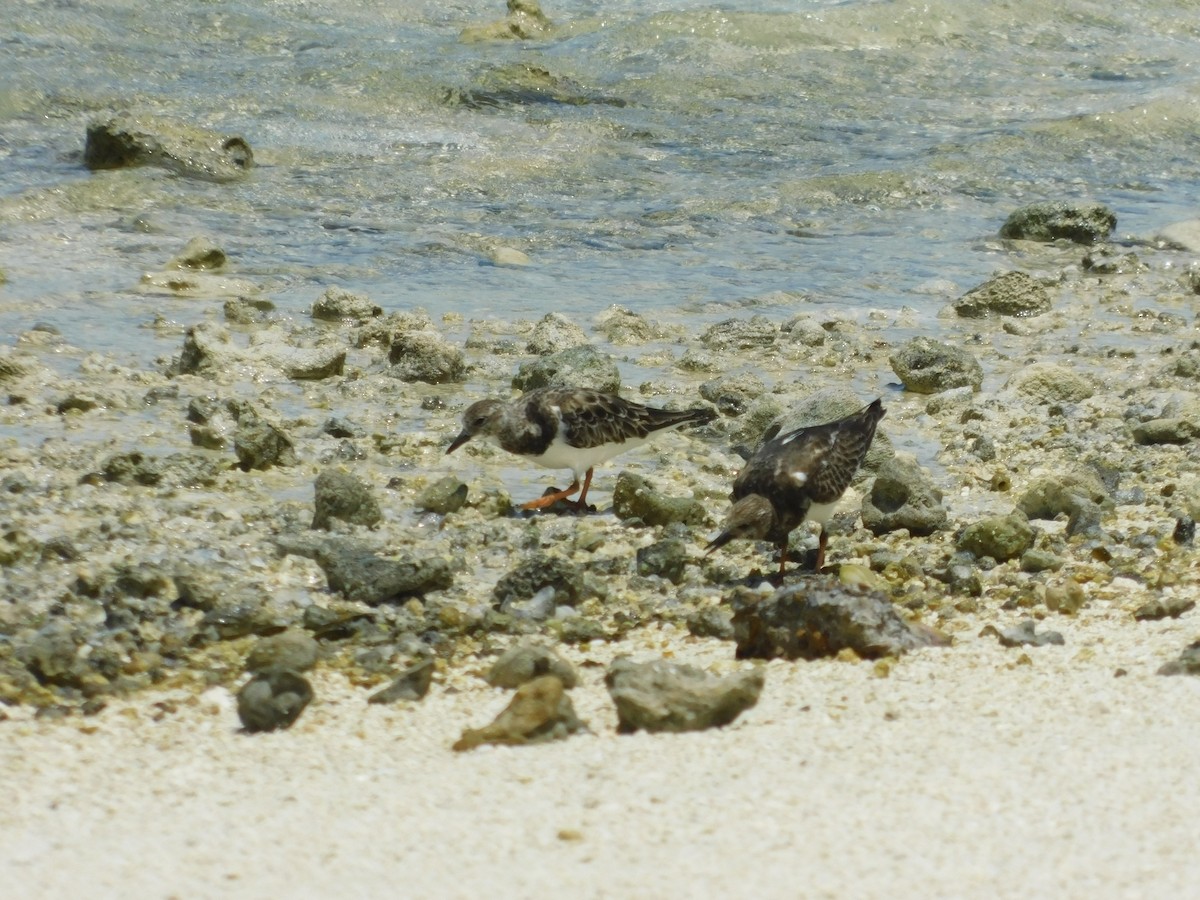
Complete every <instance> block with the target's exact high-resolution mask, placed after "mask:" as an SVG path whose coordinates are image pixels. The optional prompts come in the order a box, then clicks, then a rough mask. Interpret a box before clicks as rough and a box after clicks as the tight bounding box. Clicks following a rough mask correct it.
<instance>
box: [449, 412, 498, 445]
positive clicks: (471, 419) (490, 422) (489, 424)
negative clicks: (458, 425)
mask: <svg viewBox="0 0 1200 900" xmlns="http://www.w3.org/2000/svg"><path fill="white" fill-rule="evenodd" d="M503 409H504V404H503V403H502V402H501V401H499V400H480V401H478V402H477V403H472V404H471V405H470V406H468V407H467V411H466V412H465V413H463V430H462V432H460V433H459V435H458V437H456V438H455V439H454V440H453V441H451V442H450V446H449V447H447V448H446V452H447V453H453V452H454V451H455V450H457V449H458V448H459V447H461V446H462V445H463V444H465V443H466V442H467V441H469V440H471V438H473V437H480V436H482V437H487V436H489V435H490V434H491V431H492V429H493V428H494V427H495V425H496V422H497V421H498V420H499V418H500V413H501V411H502V410H503Z"/></svg>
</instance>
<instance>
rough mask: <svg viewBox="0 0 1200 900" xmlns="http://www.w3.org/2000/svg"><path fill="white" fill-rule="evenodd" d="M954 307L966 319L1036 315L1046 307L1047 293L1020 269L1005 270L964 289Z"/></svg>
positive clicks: (1048, 299)
mask: <svg viewBox="0 0 1200 900" xmlns="http://www.w3.org/2000/svg"><path fill="white" fill-rule="evenodd" d="M954 311H955V312H957V313H958V314H959V315H960V316H962V317H963V318H967V319H982V318H984V317H986V316H1018V317H1022V318H1024V317H1029V316H1040V315H1041V314H1042V313H1045V312H1049V311H1050V295H1049V293H1047V292H1046V289H1045V288H1044V287H1042V286H1041V285H1040V284H1038V283H1037V282H1036V281H1034V280H1033V279H1032V278H1030V277H1029V276H1028V275H1026V274H1025V273H1024V272H1006V273H1005V274H1003V275H997V276H996V277H995V278H992V279H990V280H989V281H985V282H984V283H983V284H981V285H978V286H976V287H974V288H972V289H971V290H969V291H967V292H966V293H965V294H963V295H962V296H961V297H959V298H958V299H957V300H955V301H954Z"/></svg>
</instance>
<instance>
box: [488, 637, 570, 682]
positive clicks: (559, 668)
mask: <svg viewBox="0 0 1200 900" xmlns="http://www.w3.org/2000/svg"><path fill="white" fill-rule="evenodd" d="M543 675H553V676H554V677H556V678H557V679H558V680H559V681H561V682H562V684H563V687H564V688H566V689H567V690H570V689H571V688H573V687H575V685H576V684H578V682H579V677H578V676H577V675H576V674H575V668H574V667H573V666H572V665H571V664H570V663H569V662H567V661H566V660H565V659H563V658H562V657H561V656H559V655H558V654H557V653H555V652H554V650H553V649H552V648H550V647H546V646H544V645H542V644H534V643H531V642H528V641H525V642H522V643H520V644H517V645H516V646H514V647H509V648H508V649H507V650H505V651H504V652H503V653H502V654H500V657H499V658H498V659H497V660H496V661H495V662H494V663H492V667H491V668H490V669H489V670H488V673H487V676H486V678H487V683H488V684H490V685H491V686H492V687H499V688H516V687H520V686H521V685H523V684H525V683H526V682H529V681H533V679H535V678H540V677H542V676H543Z"/></svg>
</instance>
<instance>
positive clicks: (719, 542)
mask: <svg viewBox="0 0 1200 900" xmlns="http://www.w3.org/2000/svg"><path fill="white" fill-rule="evenodd" d="M732 540H733V533H732V532H729V531H722V532H721V533H720V534H718V535H717V536H716V537H715V538H713V539H712V541H710V542H709V545H708V546H707V547H705V548H704V555H705V556H710V555H711V554H712V552H713V551H714V550H719V549H721V548H722V547H724V546H725V545H726V544H728V543H729V542H730V541H732Z"/></svg>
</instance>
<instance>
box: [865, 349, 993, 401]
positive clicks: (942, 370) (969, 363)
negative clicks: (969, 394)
mask: <svg viewBox="0 0 1200 900" xmlns="http://www.w3.org/2000/svg"><path fill="white" fill-rule="evenodd" d="M888 362H889V363H890V364H891V366H892V371H893V372H895V373H896V377H897V378H899V379H900V381H901V382H902V383H903V384H904V388H905V390H908V391H912V392H913V393H916V394H936V393H939V392H941V391H950V390H954V389H955V388H961V387H970V388H971V389H972V390H976V391H977V390H979V387H980V385H982V384H983V367H982V366H981V365H980V364H979V360H977V359H976V358H975V356H974V355H973V354H972V353H970V352H969V351H967V350H963V349H962V348H960V347H954V346H951V345H950V344H942V343H939V342H937V341H935V340H932V339H931V338H927V337H917V338H913V339H912V340H911V341H909V342H908V343H906V344H904V345H903V346H901V347H900V348H898V349H897V350H896V351H895V352H894V353H892V355H891V356H889V357H888Z"/></svg>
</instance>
